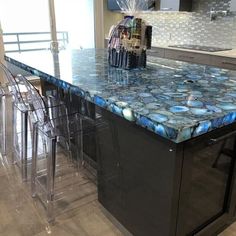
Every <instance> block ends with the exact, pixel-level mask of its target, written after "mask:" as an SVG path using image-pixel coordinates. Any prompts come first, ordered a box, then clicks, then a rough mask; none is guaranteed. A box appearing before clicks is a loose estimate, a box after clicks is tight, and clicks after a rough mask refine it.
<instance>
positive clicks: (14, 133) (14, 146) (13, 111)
mask: <svg viewBox="0 0 236 236" xmlns="http://www.w3.org/2000/svg"><path fill="white" fill-rule="evenodd" d="M15 112H16V110H15V104H14V101H12V144H13V150H12V162H13V163H14V164H16V158H15V152H16V151H15V149H16V135H17V132H16V128H17V127H16V126H17V121H16V113H15Z"/></svg>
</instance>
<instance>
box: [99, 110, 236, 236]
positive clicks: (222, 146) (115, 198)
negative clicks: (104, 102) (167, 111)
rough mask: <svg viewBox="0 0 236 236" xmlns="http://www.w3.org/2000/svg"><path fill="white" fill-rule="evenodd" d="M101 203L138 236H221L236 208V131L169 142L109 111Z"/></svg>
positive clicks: (102, 152)
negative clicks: (177, 142) (179, 141)
mask: <svg viewBox="0 0 236 236" xmlns="http://www.w3.org/2000/svg"><path fill="white" fill-rule="evenodd" d="M101 114H102V117H103V119H104V121H106V122H107V128H106V130H103V132H104V133H101V132H99V133H98V134H97V135H98V139H97V140H98V142H97V144H98V149H99V153H100V154H99V158H98V168H99V169H98V199H99V201H100V202H101V203H102V205H103V206H104V207H105V208H106V209H107V210H108V211H109V212H110V213H111V214H112V215H113V216H114V217H115V218H116V219H117V220H118V221H119V222H120V223H121V224H123V225H124V226H125V228H126V229H128V230H129V231H130V232H131V233H132V234H134V235H136V236H146V235H162V236H165V235H166V236H167V235H168V236H170V235H172V236H174V235H175V236H183V235H202V236H203V235H204V236H209V235H216V234H217V232H218V230H219V229H222V228H224V227H227V225H228V224H229V223H230V222H232V221H233V217H234V211H235V206H236V195H235V194H236V191H235V187H236V186H235V157H236V152H235V151H236V125H235V124H232V125H228V126H226V127H223V128H220V129H217V130H215V131H212V132H210V133H207V134H204V135H202V136H199V137H197V138H193V139H190V140H188V141H186V142H183V143H179V144H174V143H171V142H166V140H164V139H162V138H159V137H157V136H155V135H153V134H151V133H149V132H146V131H145V130H143V129H141V128H139V127H137V126H135V125H133V124H131V123H129V122H128V121H125V120H123V119H122V118H120V117H117V116H115V115H113V114H111V113H109V112H107V111H105V110H103V111H102V113H101Z"/></svg>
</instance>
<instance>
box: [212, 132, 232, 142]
mask: <svg viewBox="0 0 236 236" xmlns="http://www.w3.org/2000/svg"><path fill="white" fill-rule="evenodd" d="M233 135H236V130H235V131H233V132H231V133H228V134H226V135H223V136H221V137H219V138H212V139H210V144H214V143H218V142H220V141H222V140H224V139H227V138H230V137H231V136H233Z"/></svg>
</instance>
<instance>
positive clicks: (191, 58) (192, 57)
mask: <svg viewBox="0 0 236 236" xmlns="http://www.w3.org/2000/svg"><path fill="white" fill-rule="evenodd" d="M147 55H149V56H154V57H155V56H156V57H161V58H167V59H173V60H178V61H186V62H191V63H196V64H203V65H210V66H215V67H220V68H224V69H229V70H236V58H233V57H225V56H217V55H212V54H206V53H199V52H189V51H185V50H175V49H172V48H161V47H153V48H152V49H151V50H148V51H147Z"/></svg>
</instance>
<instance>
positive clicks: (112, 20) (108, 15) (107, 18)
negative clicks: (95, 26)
mask: <svg viewBox="0 0 236 236" xmlns="http://www.w3.org/2000/svg"><path fill="white" fill-rule="evenodd" d="M122 19H123V14H121V13H118V12H114V11H109V10H107V0H104V32H105V37H107V36H108V33H109V30H110V28H111V26H112V25H115V24H117V23H118V22H120V21H121V20H122Z"/></svg>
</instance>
